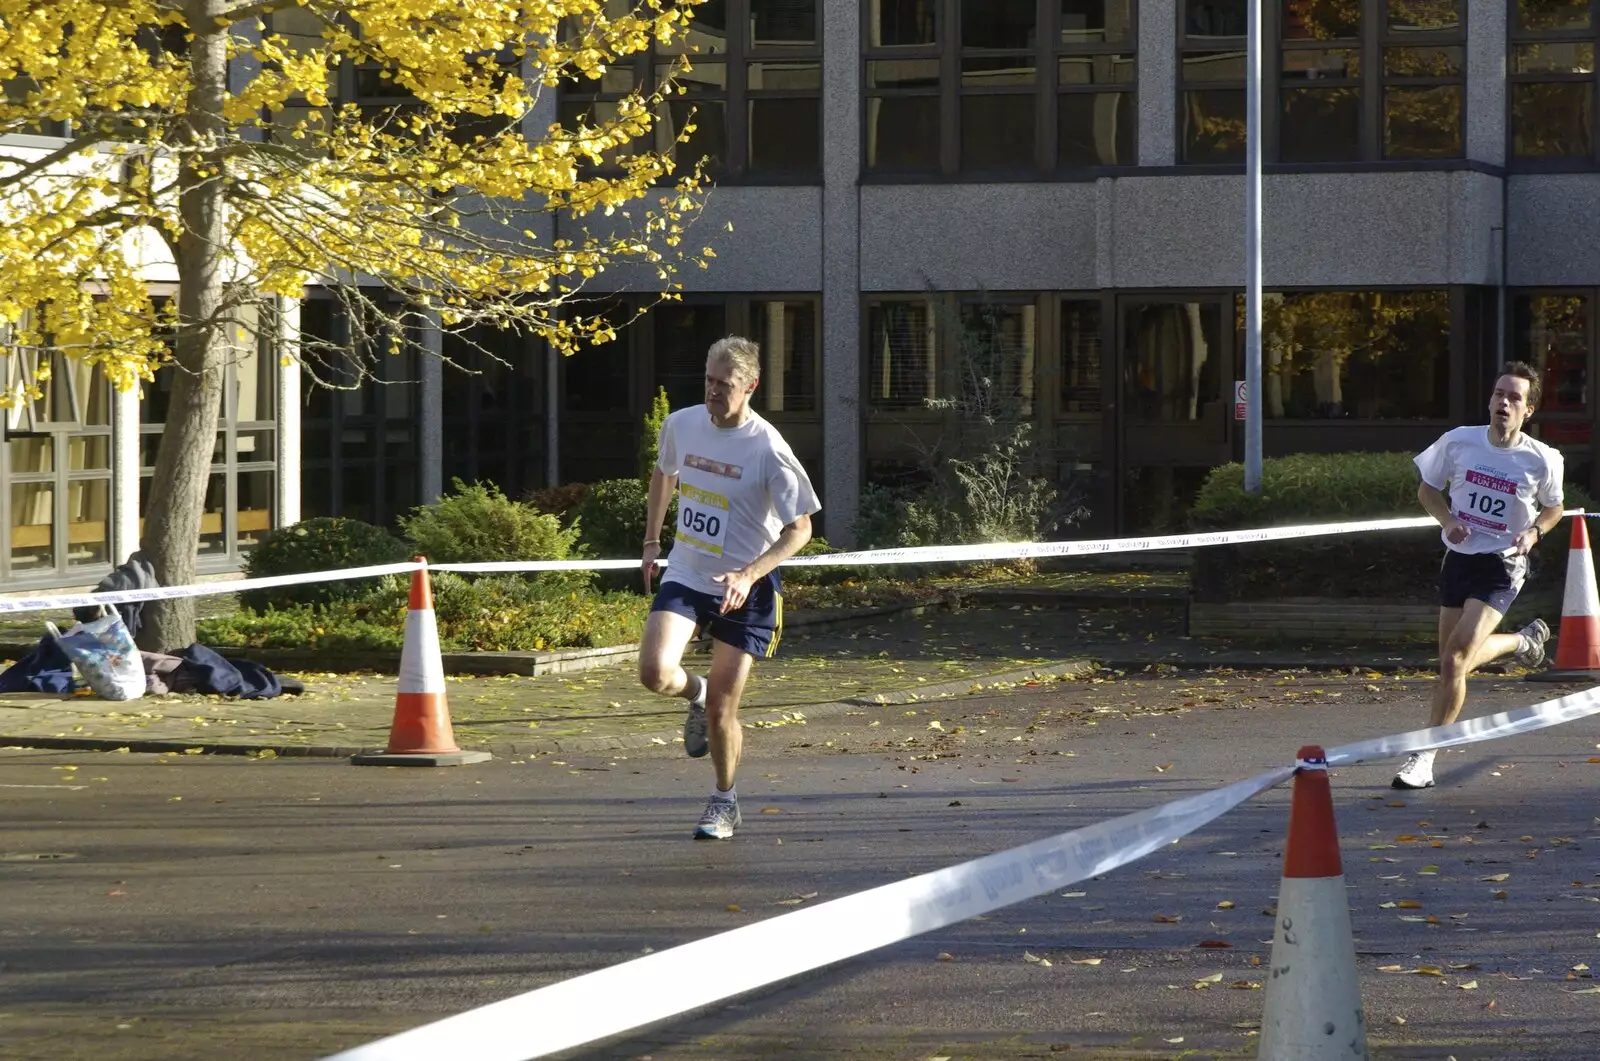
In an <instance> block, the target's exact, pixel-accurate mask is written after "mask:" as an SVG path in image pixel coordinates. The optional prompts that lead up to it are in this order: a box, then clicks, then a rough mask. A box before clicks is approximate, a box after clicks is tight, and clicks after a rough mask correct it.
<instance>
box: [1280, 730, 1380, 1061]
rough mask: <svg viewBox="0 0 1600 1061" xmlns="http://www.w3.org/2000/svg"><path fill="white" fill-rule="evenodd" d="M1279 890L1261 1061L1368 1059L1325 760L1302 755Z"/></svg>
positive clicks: (1307, 752) (1317, 752) (1311, 752)
mask: <svg viewBox="0 0 1600 1061" xmlns="http://www.w3.org/2000/svg"><path fill="white" fill-rule="evenodd" d="M1298 766H1299V771H1298V772H1297V773H1296V774H1295V779H1294V802H1293V805H1292V807H1291V809H1290V811H1289V843H1288V846H1287V847H1286V849H1285V850H1284V853H1283V881H1282V883H1281V884H1280V885H1279V888H1278V927H1277V930H1276V931H1275V932H1274V933H1273V938H1272V971H1271V974H1270V975H1269V977H1268V979H1267V990H1266V1010H1265V1014H1264V1016H1263V1018H1262V1021H1261V1049H1260V1051H1259V1053H1257V1055H1256V1056H1257V1057H1258V1058H1260V1059H1261V1061H1357V1059H1364V1058H1366V1057H1368V1054H1367V1018H1366V1012H1365V1010H1364V1009H1363V1007H1362V1005H1361V982H1360V980H1359V978H1358V977H1357V976H1356V948H1355V940H1354V938H1353V936H1352V934H1351V929H1350V904H1349V900H1348V899H1347V898H1346V897H1345V889H1344V866H1343V863H1342V862H1341V861H1340V859H1339V829H1338V826H1337V825H1335V824H1334V820H1333V794H1332V792H1331V791H1330V790H1329V787H1328V760H1327V757H1326V756H1324V755H1323V752H1322V749H1321V748H1320V747H1318V746H1317V745H1314V744H1313V745H1309V746H1307V747H1304V748H1301V749H1300V753H1299V756H1298Z"/></svg>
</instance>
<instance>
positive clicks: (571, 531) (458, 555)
mask: <svg viewBox="0 0 1600 1061" xmlns="http://www.w3.org/2000/svg"><path fill="white" fill-rule="evenodd" d="M400 526H401V527H402V528H403V529H404V530H405V532H406V536H407V537H408V538H410V539H411V540H412V541H413V542H414V543H416V546H417V551H418V552H420V553H421V554H422V555H423V556H426V557H427V558H428V559H429V560H430V561H431V562H433V563H439V564H456V563H472V562H474V561H492V560H566V559H569V558H571V556H572V555H573V551H574V546H576V545H577V542H578V530H577V528H576V527H571V528H563V527H562V526H561V520H560V519H558V518H557V517H555V516H553V515H551V514H549V513H547V512H540V511H539V510H538V509H536V508H534V507H533V506H532V505H527V504H523V503H522V502H520V501H513V500H511V499H510V498H508V497H506V495H505V494H503V493H501V492H500V488H499V487H498V486H495V485H494V484H493V483H463V482H462V481H461V480H460V479H457V480H455V492H454V493H451V494H447V495H445V496H444V497H441V498H440V499H439V500H437V501H435V502H434V503H433V504H431V505H421V506H419V507H417V508H415V509H413V510H412V513H411V515H409V516H406V517H404V518H402V519H401V520H400Z"/></svg>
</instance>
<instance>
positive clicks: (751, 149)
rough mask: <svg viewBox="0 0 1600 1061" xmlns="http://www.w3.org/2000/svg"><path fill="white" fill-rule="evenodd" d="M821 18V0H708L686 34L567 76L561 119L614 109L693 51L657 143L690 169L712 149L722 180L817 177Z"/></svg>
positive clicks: (569, 122) (711, 163) (569, 123)
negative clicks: (574, 77)
mask: <svg viewBox="0 0 1600 1061" xmlns="http://www.w3.org/2000/svg"><path fill="white" fill-rule="evenodd" d="M818 28H819V22H818V14H817V3H816V0H706V2H705V3H702V4H700V5H699V6H697V7H696V8H695V13H694V22H693V23H692V25H691V26H690V30H689V33H688V35H687V37H680V38H679V39H678V40H676V41H674V42H672V43H671V44H669V45H663V44H659V43H658V44H656V45H654V46H653V47H652V48H650V49H648V50H647V51H645V52H641V53H640V54H638V55H633V56H624V57H623V58H622V59H621V61H619V62H618V63H616V64H614V65H612V66H610V67H608V68H607V69H606V71H605V72H604V73H603V74H602V75H601V76H600V77H599V78H596V79H590V80H580V81H577V82H570V83H568V84H566V85H564V86H563V88H562V91H561V104H560V115H561V123H562V125H564V126H566V127H568V128H571V127H573V126H575V125H577V124H579V123H581V122H582V121H584V120H585V119H586V118H589V119H590V120H602V119H608V118H614V117H615V116H616V113H617V105H618V103H619V102H620V101H621V100H622V99H624V98H625V97H626V96H627V95H628V94H629V93H631V92H633V91H635V90H649V89H652V88H654V87H655V86H656V85H658V84H659V83H660V81H661V80H662V79H664V78H665V77H667V76H668V75H669V74H670V73H671V72H672V71H673V70H674V67H675V64H676V63H677V62H678V61H679V60H680V58H681V57H687V58H688V61H689V64H690V66H691V67H692V69H690V70H688V71H681V70H680V71H679V72H678V74H677V82H678V87H679V88H680V89H681V90H682V91H681V93H677V94H674V95H672V96H670V97H668V98H667V100H666V101H665V102H664V103H663V104H662V108H661V110H660V112H659V113H658V114H657V121H656V126H655V130H654V142H653V144H652V145H651V147H652V149H653V150H655V151H657V152H660V153H664V154H665V153H673V154H675V157H676V158H677V160H678V168H679V169H680V170H681V171H687V170H688V169H690V168H691V167H692V165H693V164H694V163H695V162H697V161H699V160H700V159H702V158H703V159H706V160H707V171H708V172H709V173H710V174H711V175H712V176H714V177H716V178H717V179H719V180H723V181H728V180H734V181H737V180H740V179H744V178H750V179H753V180H759V181H764V182H765V181H772V182H776V181H792V182H797V183H814V182H815V181H817V180H818V179H819V178H820V175H821V172H822V41H821V37H820V36H819V34H818ZM691 125H693V126H694V128H693V130H690V129H689V126H691ZM685 134H687V136H688V140H687V141H686V142H685V143H681V144H680V143H676V141H677V139H678V137H679V136H682V135H685ZM629 150H630V148H629V147H628V146H627V145H624V147H623V148H621V149H619V153H620V154H626V153H628V151H629Z"/></svg>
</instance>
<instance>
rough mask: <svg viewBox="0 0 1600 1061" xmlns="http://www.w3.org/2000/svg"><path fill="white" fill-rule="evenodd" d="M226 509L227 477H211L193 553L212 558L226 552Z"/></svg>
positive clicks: (207, 485) (207, 486)
mask: <svg viewBox="0 0 1600 1061" xmlns="http://www.w3.org/2000/svg"><path fill="white" fill-rule="evenodd" d="M227 507H228V479H227V476H225V475H213V476H212V477H211V481H210V482H209V483H207V484H206V507H205V511H204V512H202V513H201V515H200V543H199V546H198V547H197V548H196V549H195V552H197V553H199V554H200V555H201V556H214V555H219V554H221V553H226V552H227V551H228V539H227V532H226V525H225V520H224V515H225V513H226V511H227ZM141 511H143V506H141Z"/></svg>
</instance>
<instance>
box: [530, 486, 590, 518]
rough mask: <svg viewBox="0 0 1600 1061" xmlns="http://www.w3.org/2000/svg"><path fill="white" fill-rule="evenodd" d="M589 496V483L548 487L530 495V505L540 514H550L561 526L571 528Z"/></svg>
mask: <svg viewBox="0 0 1600 1061" xmlns="http://www.w3.org/2000/svg"><path fill="white" fill-rule="evenodd" d="M588 496H589V484H588V483H562V484H561V485H560V486H547V487H545V488H544V489H542V490H534V491H533V492H531V493H529V494H528V504H530V505H532V506H533V507H534V508H536V509H538V510H539V511H540V512H548V513H549V514H550V515H552V516H554V517H556V518H557V519H559V520H560V521H561V525H562V526H563V527H565V526H570V525H571V523H572V521H573V520H574V519H576V518H577V517H578V506H579V505H581V504H583V499H584V498H585V497H588Z"/></svg>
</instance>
